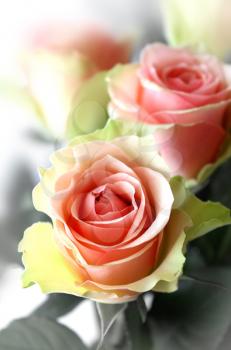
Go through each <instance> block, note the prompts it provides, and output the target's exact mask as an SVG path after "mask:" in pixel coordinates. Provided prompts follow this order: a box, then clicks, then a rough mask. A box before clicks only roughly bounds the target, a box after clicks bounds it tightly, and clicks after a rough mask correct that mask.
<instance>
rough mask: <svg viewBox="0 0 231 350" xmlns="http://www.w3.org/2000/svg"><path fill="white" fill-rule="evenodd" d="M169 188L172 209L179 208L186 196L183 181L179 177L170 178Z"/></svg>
mask: <svg viewBox="0 0 231 350" xmlns="http://www.w3.org/2000/svg"><path fill="white" fill-rule="evenodd" d="M170 186H171V190H172V193H173V197H174V203H173V208H180V207H181V206H182V205H183V203H184V202H185V200H186V198H187V196H188V192H187V190H186V188H185V180H184V179H183V178H182V177H181V176H175V177H172V178H171V180H170Z"/></svg>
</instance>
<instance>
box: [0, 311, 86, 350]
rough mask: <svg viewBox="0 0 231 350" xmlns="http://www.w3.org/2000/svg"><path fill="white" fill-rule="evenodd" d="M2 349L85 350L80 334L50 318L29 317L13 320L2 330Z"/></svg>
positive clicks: (0, 342) (0, 335)
mask: <svg viewBox="0 0 231 350" xmlns="http://www.w3.org/2000/svg"><path fill="white" fill-rule="evenodd" d="M0 349H2V350H63V349H68V350H85V349H86V347H85V346H84V344H83V343H82V341H81V340H80V339H79V338H78V336H77V335H76V334H75V333H74V332H72V331H71V330H70V329H68V328H67V327H65V326H63V325H61V324H59V323H57V322H55V321H52V320H48V319H45V318H44V319H43V318H40V317H28V318H24V319H20V320H16V321H14V322H12V323H11V324H10V325H9V327H8V328H6V329H4V330H3V331H1V332H0Z"/></svg>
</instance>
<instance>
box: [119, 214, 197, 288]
mask: <svg viewBox="0 0 231 350" xmlns="http://www.w3.org/2000/svg"><path fill="white" fill-rule="evenodd" d="M190 224H191V221H190V219H189V217H188V216H187V215H185V214H184V213H183V212H181V211H178V210H173V212H172V214H171V218H170V221H169V223H168V225H167V227H166V229H165V231H164V238H163V242H162V245H161V252H160V258H159V263H158V266H157V268H155V270H154V271H153V272H152V273H151V274H150V275H149V276H147V277H145V278H143V279H141V280H140V281H137V282H134V283H131V284H129V285H126V286H125V287H126V288H127V289H129V290H132V291H135V292H139V293H142V292H145V291H148V290H151V289H153V290H158V291H162V292H169V291H173V290H176V289H177V281H178V278H179V277H180V275H181V274H182V269H183V265H184V262H185V257H184V254H183V248H184V243H185V237H186V236H185V232H184V229H185V227H187V226H189V225H190ZM174 286H175V287H174ZM156 288H157V289H156Z"/></svg>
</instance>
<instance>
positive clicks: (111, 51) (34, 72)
mask: <svg viewBox="0 0 231 350" xmlns="http://www.w3.org/2000/svg"><path fill="white" fill-rule="evenodd" d="M130 51H131V45H130V43H129V42H128V41H123V42H122V41H121V42H119V41H118V40H116V39H114V38H113V37H111V36H110V35H109V34H108V33H106V32H104V31H103V30H102V29H100V28H98V27H96V26H94V25H89V26H84V27H83V26H82V27H81V26H77V25H76V24H70V23H65V22H63V23H62V22H60V23H54V24H49V25H44V26H43V27H40V28H37V29H34V30H32V34H30V37H29V38H28V40H27V44H26V50H25V52H24V54H23V70H24V72H25V78H26V81H27V86H28V90H29V92H30V94H31V95H32V96H33V97H34V99H35V101H36V103H37V105H38V107H39V109H40V115H39V117H40V119H43V120H44V121H45V123H46V125H47V126H48V128H49V129H50V130H51V132H52V133H53V134H54V136H56V137H63V134H64V132H65V127H66V122H67V117H68V114H69V112H70V108H71V102H72V98H73V97H74V95H75V94H76V93H77V91H78V89H79V88H80V87H81V86H82V84H83V83H84V82H85V81H86V80H87V79H89V78H91V77H92V76H93V75H94V74H96V73H98V72H99V71H102V70H106V69H110V68H112V67H113V66H114V65H115V64H116V63H125V62H128V60H129V55H130Z"/></svg>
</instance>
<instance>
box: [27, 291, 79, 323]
mask: <svg viewBox="0 0 231 350" xmlns="http://www.w3.org/2000/svg"><path fill="white" fill-rule="evenodd" d="M81 301H83V298H78V297H77V296H75V295H69V294H51V295H48V298H47V300H46V301H45V302H44V303H43V304H42V305H41V306H39V307H38V308H37V309H36V310H35V311H34V312H33V316H36V317H44V318H49V319H57V318H59V317H61V316H64V315H66V314H68V313H69V312H70V311H72V310H73V309H74V308H75V307H76V306H77V305H78V304H79V303H81Z"/></svg>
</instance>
